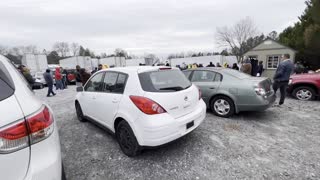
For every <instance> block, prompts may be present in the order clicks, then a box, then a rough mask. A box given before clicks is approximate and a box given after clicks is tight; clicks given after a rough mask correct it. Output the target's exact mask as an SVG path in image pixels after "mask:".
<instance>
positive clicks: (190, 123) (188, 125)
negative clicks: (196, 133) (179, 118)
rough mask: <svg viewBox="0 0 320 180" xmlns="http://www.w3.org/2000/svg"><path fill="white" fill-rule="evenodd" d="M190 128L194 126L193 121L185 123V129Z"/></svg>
mask: <svg viewBox="0 0 320 180" xmlns="http://www.w3.org/2000/svg"><path fill="white" fill-rule="evenodd" d="M192 126H194V122H193V121H191V122H189V123H187V129H189V128H191V127H192Z"/></svg>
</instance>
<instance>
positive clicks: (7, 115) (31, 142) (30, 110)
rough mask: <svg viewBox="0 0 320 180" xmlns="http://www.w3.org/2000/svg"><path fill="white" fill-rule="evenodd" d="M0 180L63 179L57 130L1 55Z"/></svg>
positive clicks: (48, 111) (46, 109) (47, 112)
mask: <svg viewBox="0 0 320 180" xmlns="http://www.w3.org/2000/svg"><path fill="white" fill-rule="evenodd" d="M0 119H1V120H0V172H1V173H0V179H8V180H9V179H10V180H11V179H12V180H13V179H26V180H31V179H48V177H50V179H65V176H64V171H63V166H62V161H61V151H60V140H59V134H58V128H57V125H56V122H55V119H54V116H53V114H52V111H51V109H50V107H49V106H48V105H46V104H44V103H43V102H41V101H39V100H38V99H37V98H36V97H35V95H34V94H33V92H32V90H31V87H30V86H29V84H28V83H27V82H26V80H25V79H24V78H23V76H22V75H21V73H19V72H18V71H17V70H16V68H15V67H14V66H13V65H12V64H11V63H10V62H9V61H8V59H7V58H5V57H3V56H0Z"/></svg>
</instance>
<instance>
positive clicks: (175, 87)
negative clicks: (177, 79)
mask: <svg viewBox="0 0 320 180" xmlns="http://www.w3.org/2000/svg"><path fill="white" fill-rule="evenodd" d="M160 90H175V91H181V90H184V88H183V87H180V86H174V87H166V88H160Z"/></svg>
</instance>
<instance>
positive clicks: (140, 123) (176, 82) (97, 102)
mask: <svg viewBox="0 0 320 180" xmlns="http://www.w3.org/2000/svg"><path fill="white" fill-rule="evenodd" d="M77 91H78V94H77V96H76V100H75V107H76V111H77V116H78V119H79V120H80V121H85V120H87V119H89V120H91V121H94V122H96V123H98V124H100V125H102V126H103V127H106V128H107V129H109V130H111V131H112V132H113V133H115V135H116V138H117V140H118V142H119V145H120V147H121V149H122V151H123V152H124V153H125V154H126V155H128V156H135V155H137V154H138V153H139V152H140V150H141V149H142V147H144V146H159V145H162V144H165V143H168V142H170V141H173V140H175V139H177V138H180V137H182V136H184V135H185V134H187V133H189V132H191V131H192V130H194V129H195V128H196V127H198V126H199V125H200V123H201V122H202V121H203V120H204V118H205V115H206V105H205V103H204V102H203V100H202V99H201V94H200V91H199V89H198V88H197V87H196V86H195V85H192V84H191V83H190V81H189V80H188V79H187V78H186V77H185V76H184V75H183V73H182V72H181V71H180V70H179V69H176V68H173V69H171V68H168V67H147V66H140V67H125V68H112V69H107V70H101V71H98V72H97V73H95V74H94V75H93V76H92V77H91V79H89V81H88V82H87V83H86V84H85V86H84V87H78V88H77Z"/></svg>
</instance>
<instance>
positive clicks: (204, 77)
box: [191, 71, 216, 82]
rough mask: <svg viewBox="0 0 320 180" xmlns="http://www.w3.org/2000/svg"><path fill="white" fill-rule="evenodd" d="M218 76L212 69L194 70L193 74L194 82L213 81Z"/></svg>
mask: <svg viewBox="0 0 320 180" xmlns="http://www.w3.org/2000/svg"><path fill="white" fill-rule="evenodd" d="M215 76H216V73H215V72H212V71H194V72H193V75H192V79H191V81H192V82H212V81H214V79H215Z"/></svg>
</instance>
